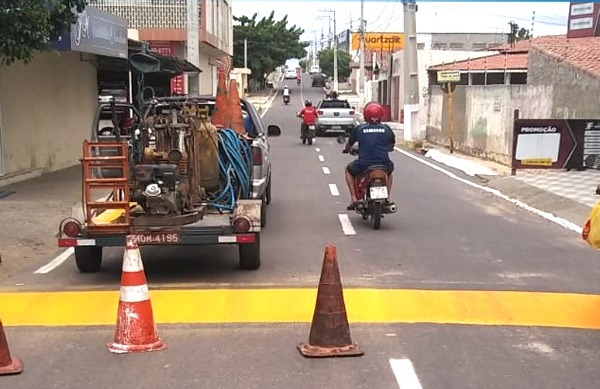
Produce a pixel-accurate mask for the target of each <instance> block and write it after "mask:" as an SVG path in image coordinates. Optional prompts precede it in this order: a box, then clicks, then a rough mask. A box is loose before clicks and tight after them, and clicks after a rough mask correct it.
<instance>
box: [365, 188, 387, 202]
mask: <svg viewBox="0 0 600 389" xmlns="http://www.w3.org/2000/svg"><path fill="white" fill-rule="evenodd" d="M369 193H370V195H371V199H373V200H381V199H387V198H388V191H387V188H386V187H385V186H372V187H371V188H370V192H369Z"/></svg>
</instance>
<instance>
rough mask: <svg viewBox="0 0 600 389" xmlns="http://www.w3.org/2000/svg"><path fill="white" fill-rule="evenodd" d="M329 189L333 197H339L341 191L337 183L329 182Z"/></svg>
mask: <svg viewBox="0 0 600 389" xmlns="http://www.w3.org/2000/svg"><path fill="white" fill-rule="evenodd" d="M329 191H330V192H331V195H332V196H333V197H337V196H339V195H340V191H339V190H338V188H337V185H336V184H329Z"/></svg>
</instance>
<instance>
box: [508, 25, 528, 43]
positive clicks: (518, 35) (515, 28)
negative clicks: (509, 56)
mask: <svg viewBox="0 0 600 389" xmlns="http://www.w3.org/2000/svg"><path fill="white" fill-rule="evenodd" d="M508 25H509V26H510V33H509V38H510V39H509V42H510V43H515V42H518V41H522V40H526V39H531V38H533V36H532V35H531V32H530V31H529V30H528V29H526V28H524V27H521V28H519V25H518V24H517V23H515V22H509V23H508Z"/></svg>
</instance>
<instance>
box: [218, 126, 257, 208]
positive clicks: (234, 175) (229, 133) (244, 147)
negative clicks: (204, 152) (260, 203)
mask: <svg viewBox="0 0 600 389" xmlns="http://www.w3.org/2000/svg"><path fill="white" fill-rule="evenodd" d="M218 146H219V172H220V176H221V188H220V189H219V191H218V192H217V193H215V194H214V196H212V198H209V201H208V205H209V206H211V207H213V208H216V209H218V210H222V211H232V210H233V209H234V208H235V204H236V202H237V200H238V199H249V198H251V196H252V181H251V175H252V148H251V146H250V144H249V142H248V141H247V140H246V139H243V138H241V137H240V136H239V135H238V134H237V133H236V132H235V131H233V130H232V129H229V128H225V129H219V131H218Z"/></svg>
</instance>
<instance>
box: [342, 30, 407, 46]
mask: <svg viewBox="0 0 600 389" xmlns="http://www.w3.org/2000/svg"><path fill="white" fill-rule="evenodd" d="M359 49H360V33H357V32H353V33H352V50H359ZM365 49H366V50H373V51H375V50H377V51H397V50H402V49H404V33H401V32H366V33H365Z"/></svg>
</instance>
